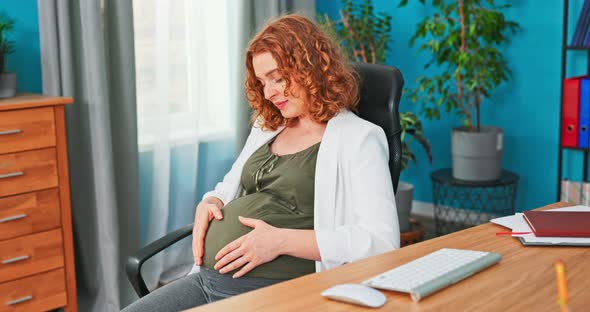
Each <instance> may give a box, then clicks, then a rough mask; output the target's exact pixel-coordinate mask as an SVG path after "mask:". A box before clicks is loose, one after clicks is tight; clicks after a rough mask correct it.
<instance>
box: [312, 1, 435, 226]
mask: <svg viewBox="0 0 590 312" xmlns="http://www.w3.org/2000/svg"><path fill="white" fill-rule="evenodd" d="M342 7H343V9H342V10H340V20H339V21H333V20H331V19H330V18H329V17H328V16H323V17H320V18H319V20H320V23H321V24H323V25H324V26H325V27H326V28H327V31H328V32H330V33H332V34H333V35H334V37H335V38H337V39H338V40H339V42H340V46H341V47H342V49H343V51H344V53H345V54H347V56H348V57H349V58H350V59H351V60H353V61H356V62H364V63H372V64H377V63H381V64H382V63H385V59H386V52H387V49H388V43H389V41H390V34H391V16H390V15H388V14H386V13H379V14H376V13H374V12H373V6H372V5H371V0H365V1H364V2H362V3H360V4H358V5H355V4H353V3H352V1H351V0H343V1H342ZM400 126H401V130H402V133H401V140H402V171H403V170H404V169H405V168H407V167H408V165H409V163H410V161H414V162H416V155H415V154H414V152H413V151H412V148H411V146H412V145H411V144H410V143H411V142H412V141H413V140H416V142H418V143H419V144H420V145H421V146H422V147H423V148H424V150H425V151H426V154H427V155H428V158H429V160H430V161H431V162H432V155H431V153H430V143H429V142H428V140H427V139H426V137H425V136H424V134H423V132H422V123H421V122H420V120H419V119H418V116H416V115H415V114H413V113H411V112H400ZM413 190H414V186H413V185H412V184H410V183H407V182H401V181H400V182H399V184H398V186H397V192H396V194H395V202H396V206H397V214H398V218H399V225H400V231H401V232H407V231H410V230H411V224H410V211H411V209H412V199H413V197H412V196H413Z"/></svg>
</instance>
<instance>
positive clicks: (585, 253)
mask: <svg viewBox="0 0 590 312" xmlns="http://www.w3.org/2000/svg"><path fill="white" fill-rule="evenodd" d="M565 206H569V204H567V203H556V204H553V205H549V206H546V207H543V208H542V209H548V208H557V207H565ZM505 230H506V228H504V227H501V226H499V225H495V224H492V223H486V224H483V225H480V226H477V227H473V228H470V229H466V230H463V231H460V232H456V233H452V234H449V235H445V236H442V237H438V238H435V239H431V240H428V241H425V242H422V243H419V244H415V245H410V246H408V247H405V248H402V249H400V250H396V251H392V252H388V253H385V254H382V255H378V256H374V257H371V258H368V259H365V260H361V261H358V262H354V263H349V264H347V265H344V266H341V267H338V268H336V269H333V270H328V271H324V272H321V273H317V274H310V275H307V276H303V277H300V278H297V279H294V280H291V281H288V282H284V283H281V284H277V285H274V286H271V287H267V288H263V289H259V290H257V291H253V292H249V293H246V294H243V295H239V296H236V297H232V298H228V299H225V300H222V301H218V302H215V303H212V304H208V305H205V306H202V307H198V308H194V309H190V310H188V311H191V312H197V311H241V312H244V311H298V312H300V311H374V310H375V309H370V308H363V307H359V306H354V305H350V304H347V303H341V302H336V301H331V300H328V299H325V298H323V297H322V296H321V295H320V293H321V292H322V291H323V290H324V289H326V288H329V287H331V286H334V285H336V284H341V283H359V282H361V281H363V280H365V279H367V278H369V277H372V276H374V275H377V274H379V273H382V272H384V271H387V270H389V269H392V268H394V267H397V266H399V265H401V264H404V263H406V262H409V261H411V260H414V259H416V258H418V257H420V256H423V255H426V254H428V253H430V252H433V251H436V250H438V249H440V248H444V247H449V248H463V249H474V250H483V251H494V252H497V253H500V254H501V255H502V260H501V261H500V263H498V264H496V265H494V266H492V267H490V268H488V269H486V270H484V271H482V272H480V273H477V274H476V275H474V276H472V277H469V278H467V279H465V280H463V281H461V282H459V283H457V284H455V285H452V286H450V287H447V288H445V289H443V290H441V291H439V292H437V293H434V294H432V295H430V296H428V297H426V298H424V299H423V300H422V301H420V302H413V301H412V299H411V298H410V296H409V295H408V294H405V293H398V292H392V291H383V292H384V293H385V295H386V296H387V298H388V299H387V303H386V304H385V306H383V307H381V308H380V309H379V310H381V311H432V310H435V311H489V310H491V311H559V306H558V305H557V290H556V286H555V269H554V267H553V263H554V261H555V260H556V259H563V260H564V261H565V263H566V270H567V276H568V288H569V295H570V297H569V298H570V300H569V302H570V307H571V309H572V311H587V310H588V307H590V292H589V291H588V289H590V248H585V247H525V246H523V245H521V243H520V242H519V241H518V240H517V239H516V238H512V237H507V236H499V237H497V236H496V235H495V233H496V232H498V231H505Z"/></svg>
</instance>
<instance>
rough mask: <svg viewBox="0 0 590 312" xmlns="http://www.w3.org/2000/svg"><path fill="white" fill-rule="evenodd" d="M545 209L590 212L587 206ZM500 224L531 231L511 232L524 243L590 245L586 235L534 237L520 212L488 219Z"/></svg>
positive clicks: (514, 230)
mask: <svg viewBox="0 0 590 312" xmlns="http://www.w3.org/2000/svg"><path fill="white" fill-rule="evenodd" d="M547 211H587V212H590V207H588V206H571V207H564V208H556V209H551V210H547ZM490 222H493V223H496V224H498V225H501V226H505V227H507V228H509V229H512V232H531V234H513V235H512V236H514V237H518V238H519V239H520V241H521V242H522V243H523V244H524V245H575V246H590V238H588V237H536V236H535V234H532V230H531V228H530V227H529V225H528V224H527V223H526V221H525V220H524V218H523V217H522V213H516V214H514V215H513V216H506V217H501V218H496V219H492V220H490Z"/></svg>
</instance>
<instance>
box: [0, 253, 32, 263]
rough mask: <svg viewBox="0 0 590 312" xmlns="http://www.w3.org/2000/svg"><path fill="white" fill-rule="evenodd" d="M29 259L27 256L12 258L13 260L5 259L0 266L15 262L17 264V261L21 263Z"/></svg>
mask: <svg viewBox="0 0 590 312" xmlns="http://www.w3.org/2000/svg"><path fill="white" fill-rule="evenodd" d="M29 258H30V257H29V256H27V255H24V256H18V257H14V258H10V259H6V260H2V264H10V263H15V262H19V261H23V260H27V259H29Z"/></svg>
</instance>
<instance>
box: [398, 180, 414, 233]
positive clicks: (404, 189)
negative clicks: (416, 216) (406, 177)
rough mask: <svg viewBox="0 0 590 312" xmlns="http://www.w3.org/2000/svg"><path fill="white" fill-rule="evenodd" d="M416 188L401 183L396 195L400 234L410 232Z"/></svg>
mask: <svg viewBox="0 0 590 312" xmlns="http://www.w3.org/2000/svg"><path fill="white" fill-rule="evenodd" d="M413 193H414V186H413V185H412V184H410V183H406V182H400V183H399V184H398V186H397V192H396V193H395V205H396V206H397V217H398V219H399V230H400V232H407V231H409V230H410V212H411V211H412V199H413Z"/></svg>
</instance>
